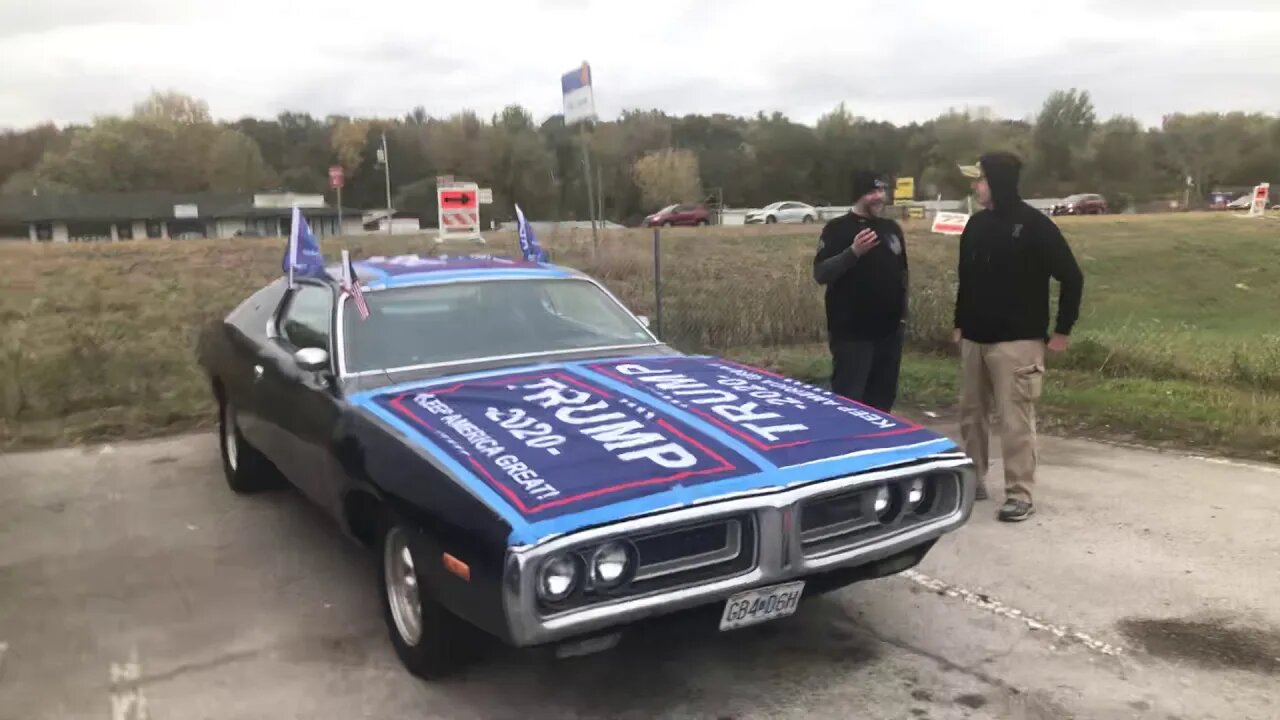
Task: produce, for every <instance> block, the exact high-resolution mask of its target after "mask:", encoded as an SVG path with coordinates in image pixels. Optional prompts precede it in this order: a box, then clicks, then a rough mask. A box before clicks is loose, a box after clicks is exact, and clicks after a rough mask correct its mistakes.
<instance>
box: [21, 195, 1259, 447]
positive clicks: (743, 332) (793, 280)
mask: <svg viewBox="0 0 1280 720" xmlns="http://www.w3.org/2000/svg"><path fill="white" fill-rule="evenodd" d="M1062 226H1063V229H1064V232H1066V233H1067V235H1068V238H1069V239H1070V240H1071V242H1072V245H1073V247H1074V248H1075V250H1076V253H1077V255H1078V257H1080V259H1081V263H1082V265H1083V266H1084V269H1085V273H1086V277H1087V282H1086V291H1085V298H1086V302H1085V308H1084V312H1083V317H1082V319H1081V323H1080V326H1079V331H1078V333H1077V336H1076V346H1075V350H1074V351H1073V352H1072V353H1071V354H1069V355H1068V356H1067V357H1065V358H1061V359H1057V360H1056V366H1057V367H1058V368H1059V369H1062V370H1070V371H1071V372H1073V373H1076V377H1078V378H1090V377H1097V378H1099V379H1102V380H1108V381H1111V380H1114V381H1116V382H1120V383H1122V384H1121V385H1117V386H1115V387H1120V388H1123V387H1126V386H1125V385H1124V384H1123V383H1124V382H1129V381H1133V382H1131V383H1130V384H1129V385H1128V387H1132V388H1135V389H1134V390H1133V392H1134V393H1137V392H1138V388H1141V392H1142V393H1144V394H1145V395H1144V397H1145V396H1146V395H1151V396H1152V397H1154V395H1153V394H1154V393H1160V395H1161V396H1162V397H1163V396H1164V395H1163V394H1164V393H1165V392H1166V389H1161V388H1162V387H1163V386H1160V387H1157V386H1155V385H1152V384H1151V383H1157V384H1158V383H1162V382H1166V381H1168V382H1178V383H1182V385H1180V386H1179V387H1182V388H1183V390H1179V391H1177V392H1183V391H1184V390H1185V389H1186V388H1193V387H1200V388H1205V389H1206V391H1207V390H1209V389H1213V388H1220V389H1221V392H1217V391H1214V392H1213V393H1211V394H1204V393H1197V394H1196V395H1195V396H1196V397H1205V398H1210V399H1212V398H1217V399H1212V402H1213V403H1216V405H1215V407H1216V408H1217V409H1216V410H1214V411H1213V413H1212V417H1211V418H1210V417H1209V414H1207V413H1208V411H1207V410H1206V409H1205V408H1204V407H1197V405H1196V404H1195V402H1199V401H1193V402H1192V404H1189V405H1188V404H1183V405H1179V404H1176V403H1170V404H1168V405H1165V404H1158V403H1153V402H1146V401H1143V402H1139V401H1138V400H1139V399H1138V398H1137V395H1136V394H1135V395H1134V396H1133V397H1126V394H1125V391H1123V390H1120V391H1117V390H1115V389H1114V387H1111V386H1108V387H1109V389H1108V391H1107V392H1099V391H1097V390H1096V388H1095V389H1090V390H1088V392H1085V390H1086V389H1087V388H1085V387H1084V386H1083V385H1080V392H1079V393H1078V394H1077V395H1074V396H1072V398H1071V402H1070V403H1064V405H1063V406H1064V407H1070V408H1071V412H1072V413H1077V414H1078V415H1079V417H1081V418H1083V419H1082V422H1084V423H1086V424H1087V423H1088V422H1090V421H1089V420H1088V418H1090V417H1096V418H1098V422H1099V423H1100V424H1104V425H1108V426H1111V427H1123V426H1124V425H1125V424H1126V423H1128V424H1129V425H1138V424H1151V423H1152V422H1155V423H1156V424H1159V423H1161V422H1164V423H1165V424H1168V425H1170V426H1175V425H1176V426H1177V427H1178V428H1181V429H1180V430H1179V432H1180V433H1183V434H1189V432H1190V431H1186V430H1185V429H1186V428H1195V427H1201V426H1203V423H1205V422H1210V420H1211V421H1212V422H1213V423H1216V425H1215V426H1214V427H1215V428H1217V429H1216V430H1215V433H1216V435H1217V436H1221V437H1225V438H1228V441H1229V438H1230V436H1231V434H1232V428H1233V427H1235V428H1239V429H1240V430H1241V432H1243V431H1244V426H1245V424H1248V426H1249V431H1250V432H1252V433H1253V434H1254V435H1258V434H1259V433H1261V435H1259V437H1261V438H1263V439H1262V440H1259V441H1257V442H1251V445H1257V444H1258V443H1259V442H1265V439H1266V438H1280V399H1278V398H1277V391H1280V335H1277V326H1276V324H1275V312H1274V308H1276V307H1280V278H1277V276H1276V275H1275V273H1274V268H1275V258H1276V253H1277V252H1278V251H1280V237H1278V236H1280V225H1278V224H1275V223H1267V222H1250V221H1245V220H1237V219H1234V218H1229V217H1227V216H1225V215H1209V214H1206V215H1202V216H1187V215H1183V216H1170V217H1157V218H1124V217H1111V218H1081V219H1078V220H1068V221H1066V222H1063V223H1062ZM817 232H818V228H817V227H814V226H782V227H778V226H771V227H726V228H697V229H692V228H691V229H674V230H665V231H663V233H662V255H663V297H664V319H665V328H664V331H665V332H664V335H665V337H666V339H668V340H669V341H671V342H673V343H674V344H676V345H677V346H679V347H681V348H683V349H687V350H698V351H704V350H709V351H722V350H726V349H733V351H734V352H739V351H742V352H758V350H759V349H761V348H765V349H782V348H804V350H803V353H804V354H805V356H806V357H809V358H812V359H813V360H814V362H810V361H809V360H804V361H803V362H800V361H798V360H796V361H792V362H793V365H795V366H803V368H815V367H820V363H818V364H815V363H816V362H817V361H820V360H822V357H821V355H822V350H821V345H820V343H821V342H822V339H823V333H822V327H823V326H824V320H823V313H822V303H821V291H820V289H819V288H818V287H817V286H816V285H814V283H813V282H812V280H811V279H810V277H809V272H810V266H811V262H812V255H813V251H814V246H815V240H816V235H817ZM906 232H907V238H908V248H909V252H910V257H911V264H912V315H913V318H912V322H911V325H910V342H911V345H912V348H913V349H914V350H915V351H916V352H917V353H921V352H923V353H946V352H947V349H948V345H947V337H948V335H949V331H950V325H951V311H952V301H953V297H954V284H953V283H954V264H955V248H956V241H955V239H954V238H942V237H938V236H933V235H930V234H929V233H928V232H927V230H926V228H925V227H924V226H923V224H919V223H909V224H908V225H907V226H906ZM489 240H490V242H489V245H488V246H487V247H485V248H479V247H475V246H471V247H457V248H450V251H451V252H459V253H461V252H472V251H476V250H483V251H488V252H494V253H500V254H506V255H514V254H516V240H515V238H514V237H513V236H512V235H511V234H509V233H498V234H493V235H490V236H489ZM541 240H542V242H543V244H544V245H545V246H547V248H548V249H549V250H550V252H551V253H552V259H553V261H556V262H559V263H563V264H566V265H570V266H574V267H578V268H581V269H583V270H585V271H587V272H589V273H591V274H592V275H594V276H596V277H598V278H600V279H601V280H602V281H603V282H604V283H605V284H606V285H608V286H609V287H610V288H611V289H612V290H613V291H614V292H615V293H617V294H618V295H619V296H620V297H621V298H622V299H623V301H624V302H626V303H627V304H628V305H629V306H630V307H632V308H633V309H634V310H635V311H637V312H639V313H643V314H647V315H650V316H653V315H654V311H655V308H654V286H653V257H652V249H653V234H652V232H651V231H646V230H628V231H616V232H615V231H611V232H607V233H603V235H602V240H601V242H600V245H599V248H598V249H596V250H593V244H592V241H591V233H590V231H589V230H587V231H582V230H578V231H573V232H560V233H554V234H548V235H544V236H543V237H542V238H541ZM282 243H283V241H282V240H279V239H267V240H248V239H237V240H234V241H232V240H210V241H190V242H164V241H134V242H128V243H117V244H97V245H61V246H49V245H35V246H33V245H28V244H25V243H21V244H8V245H0V264H2V265H3V267H4V268H5V283H4V285H3V287H0V329H2V330H3V336H2V340H0V446H3V447H18V446H36V445H46V444H51V443H66V442H77V441H81V440H87V439H100V438H114V437H136V436H144V435H150V434H154V433H157V432H165V431H172V430H177V429H185V428H191V427H197V426H200V425H203V424H205V423H207V422H209V420H210V419H211V417H212V414H211V412H210V410H211V407H210V402H209V393H208V389H207V388H206V386H205V382H204V379H203V378H202V377H201V375H200V373H199V370H198V368H197V367H196V365H195V363H194V353H195V347H196V343H197V340H198V337H199V334H200V332H201V328H204V327H207V326H208V325H209V324H210V323H212V322H216V321H217V320H218V319H219V318H221V317H222V316H223V315H224V314H225V313H226V312H227V311H228V310H229V309H230V308H231V307H232V306H234V305H235V304H236V303H237V302H238V301H239V300H241V299H242V298H244V297H245V296H246V295H247V294H248V293H250V292H252V291H253V290H255V289H257V288H258V287H260V286H261V285H263V284H264V283H266V282H268V281H270V280H271V279H272V278H274V277H276V276H277V275H278V273H279V267H280V255H281V252H282ZM341 247H346V248H349V249H351V250H352V252H353V254H354V255H355V256H356V257H367V256H370V255H375V254H382V255H391V254H400V253H406V252H418V253H434V252H436V251H437V248H436V247H435V245H434V243H432V242H431V240H430V239H429V238H428V237H425V236H423V237H387V236H377V235H372V236H360V237H353V238H345V239H336V240H326V241H325V242H324V250H325V252H326V255H328V256H330V257H336V256H337V252H338V250H339V249H340V248H341ZM1239 286H1243V287H1244V288H1246V289H1240V287H1239ZM770 354H772V353H770V352H766V355H770ZM917 357H919V356H917ZM949 362H950V361H944V362H943V363H942V364H940V365H939V364H926V365H923V366H920V368H917V369H918V370H919V372H916V373H915V374H914V375H909V376H908V377H907V379H906V380H905V381H904V396H906V397H908V398H911V397H912V396H913V393H914V394H915V395H916V396H918V397H920V398H921V399H927V400H928V401H929V402H936V401H939V400H940V399H941V398H942V397H944V396H946V395H948V394H949V393H951V391H952V389H953V383H951V381H950V380H949V379H948V378H944V377H942V375H940V374H939V373H944V371H945V372H950V370H945V368H947V367H950V365H949V364H948V363H949ZM921 368H923V369H921ZM802 374H806V375H813V377H812V378H811V379H821V375H822V372H821V371H811V370H808V369H805V370H803V373H802ZM1143 383H1145V384H1143ZM1168 392H1169V393H1170V395H1169V397H1174V395H1173V393H1174V392H1175V390H1173V389H1169V390H1168ZM1205 402H1209V400H1206V401H1205ZM1217 406H1221V407H1217ZM1153 407H1154V408H1156V410H1154V411H1153V410H1150V408H1153ZM1082 408H1083V409H1082ZM1089 408H1093V411H1092V414H1091V412H1090V411H1089ZM1141 408H1147V409H1141ZM1272 408H1276V409H1277V410H1278V411H1277V412H1276V413H1275V414H1274V415H1275V417H1274V418H1273V419H1268V418H1269V417H1270V416H1269V415H1268V413H1269V412H1270V409H1272ZM1246 411H1247V412H1246ZM1151 412H1157V413H1159V414H1160V417H1156V418H1152V417H1151V416H1150V414H1149V413H1151ZM1125 418H1127V420H1126V419H1125ZM1175 420H1176V421H1177V422H1174V421H1175ZM1197 423H1201V425H1197ZM1227 445H1230V443H1229V442H1227Z"/></svg>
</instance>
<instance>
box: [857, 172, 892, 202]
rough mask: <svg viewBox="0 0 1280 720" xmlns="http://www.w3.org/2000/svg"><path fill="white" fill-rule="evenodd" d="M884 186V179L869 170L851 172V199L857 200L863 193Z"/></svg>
mask: <svg viewBox="0 0 1280 720" xmlns="http://www.w3.org/2000/svg"><path fill="white" fill-rule="evenodd" d="M884 186H885V184H884V181H883V180H881V179H880V176H879V175H878V174H876V173H874V172H872V171H870V170H858V171H856V172H854V173H853V201H854V202H857V201H858V200H861V199H862V196H863V195H866V194H867V193H869V192H871V191H873V190H875V189H876V188H883V187H884Z"/></svg>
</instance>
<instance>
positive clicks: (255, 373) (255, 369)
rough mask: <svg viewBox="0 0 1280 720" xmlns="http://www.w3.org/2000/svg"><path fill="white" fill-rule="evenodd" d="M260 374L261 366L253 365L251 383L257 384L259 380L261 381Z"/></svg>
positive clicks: (261, 371)
mask: <svg viewBox="0 0 1280 720" xmlns="http://www.w3.org/2000/svg"><path fill="white" fill-rule="evenodd" d="M262 373H263V370H262V366H261V365H254V366H253V381H254V382H258V381H259V380H261V379H262Z"/></svg>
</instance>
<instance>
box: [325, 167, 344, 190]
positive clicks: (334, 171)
mask: <svg viewBox="0 0 1280 720" xmlns="http://www.w3.org/2000/svg"><path fill="white" fill-rule="evenodd" d="M345 181H346V174H345V173H344V172H343V171H342V166H341V165H331V166H329V189H330V190H338V189H340V188H341V187H342V186H343V184H344V183H345Z"/></svg>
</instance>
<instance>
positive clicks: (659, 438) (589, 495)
mask: <svg viewBox="0 0 1280 720" xmlns="http://www.w3.org/2000/svg"><path fill="white" fill-rule="evenodd" d="M351 401H352V402H353V403H354V404H355V405H356V406H357V407H360V408H362V409H364V410H365V411H367V412H369V413H370V414H372V415H374V416H375V417H377V418H378V419H380V420H381V421H382V422H384V423H386V424H388V425H389V426H391V427H393V428H395V429H396V430H398V431H399V432H400V433H401V434H403V436H404V437H406V438H408V439H409V441H410V442H413V443H415V444H417V445H418V446H420V447H421V448H422V449H424V450H425V451H426V452H428V453H429V454H431V455H432V456H433V457H435V458H437V459H438V461H439V462H440V463H441V464H442V465H443V466H444V467H445V468H446V469H447V470H448V472H449V473H450V474H451V475H452V476H453V477H454V478H455V479H456V480H457V481H458V482H460V483H463V484H464V485H465V486H466V487H467V488H468V489H469V490H470V491H471V492H472V493H473V494H475V495H476V496H477V497H479V498H480V499H481V500H482V501H483V502H485V503H486V504H487V505H488V506H489V507H491V508H492V509H493V510H494V511H495V512H496V513H498V514H499V515H500V516H501V517H502V518H503V519H504V520H505V521H506V522H508V523H509V524H510V525H511V528H512V532H511V536H510V538H509V542H510V543H511V544H512V545H528V544H533V543H537V542H539V541H541V540H544V539H547V538H549V537H552V536H556V535H561V534H564V533H569V532H573V531H575V530H579V529H583V528H586V527H591V526H596V525H601V524H605V523H609V522H614V521H618V520H622V519H625V518H631V517H636V516H639V515H645V514H650V513H653V512H657V511H662V510H669V509H676V508H681V507H688V506H690V505H694V504H700V503H706V502H714V501H716V500H718V499H723V498H728V497H735V496H741V495H744V494H753V493H761V492H772V491H779V490H783V489H786V488H790V487H794V486H797V485H803V484H807V483H811V482H815V481H820V480H825V479H829V478H832V477H839V476H842V475H851V474H855V473H860V472H864V471H868V470H872V469H875V468H881V467H885V466H888V465H894V464H899V463H903V462H909V461H912V460H916V459H919V458H923V457H926V456H930V455H934V454H937V453H940V452H948V451H953V450H955V449H956V446H955V444H954V443H953V442H952V441H951V440H949V439H947V438H945V437H943V436H941V435H938V434H937V433H934V432H932V431H930V430H928V429H925V428H923V427H921V426H919V425H917V424H915V423H911V422H909V421H906V420H903V419H901V418H897V417H895V416H892V415H887V414H885V413H881V412H879V411H876V410H873V409H871V408H867V407H865V406H862V405H859V404H857V403H853V402H850V401H848V400H845V399H844V398H840V397H838V396H836V395H833V394H832V393H830V392H827V391H825V390H822V389H820V388H816V387H813V386H810V385H807V384H804V383H801V382H799V381H796V380H792V379H790V378H785V377H782V376H779V375H776V374H773V373H770V372H768V371H765V370H761V369H759V368H754V367H749V366H745V365H740V364H738V363H734V362H732V361H728V360H722V359H718V358H712V357H701V356H699V357H693V356H661V357H631V358H624V359H611V360H607V361H585V362H572V363H552V364H541V365H530V366H526V367H521V368H518V369H511V368H506V369H503V370H501V371H493V372H486V373H476V374H470V375H463V376H454V377H449V378H443V379H436V380H432V381H430V382H416V383H408V384H403V385H397V386H392V387H386V388H379V389H377V390H373V391H368V392H364V393H359V394H356V395H353V396H352V398H351Z"/></svg>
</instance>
